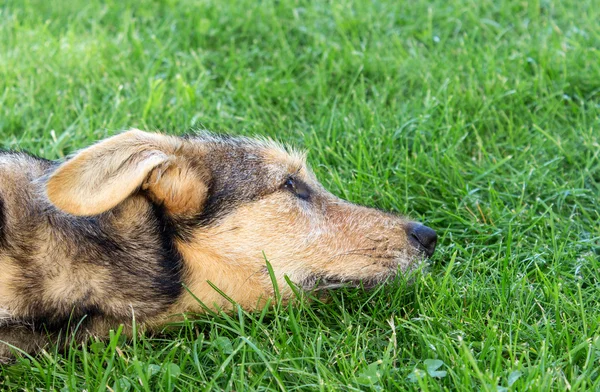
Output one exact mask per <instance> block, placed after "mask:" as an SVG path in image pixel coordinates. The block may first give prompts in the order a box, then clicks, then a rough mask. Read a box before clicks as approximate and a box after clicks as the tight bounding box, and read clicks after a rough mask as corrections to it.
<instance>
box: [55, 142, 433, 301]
mask: <svg viewBox="0 0 600 392" xmlns="http://www.w3.org/2000/svg"><path fill="white" fill-rule="evenodd" d="M46 190H47V196H48V198H49V200H50V201H51V202H52V203H53V204H54V205H55V206H56V207H57V208H58V209H60V210H63V211H65V212H67V213H69V214H73V215H79V216H91V215H98V214H103V213H106V212H108V211H110V210H112V209H114V208H115V207H117V206H119V205H121V206H122V205H123V204H124V202H125V201H127V200H129V201H130V203H131V200H138V201H140V200H141V201H140V202H142V203H147V202H149V203H152V204H154V205H158V206H162V209H161V210H162V211H164V212H165V213H166V214H167V215H168V216H169V218H170V219H169V221H170V222H172V225H173V226H174V227H173V232H174V233H175V236H176V244H177V248H178V251H179V252H180V253H181V255H182V256H183V260H184V264H185V273H186V278H185V280H186V282H185V283H186V284H187V285H188V287H189V288H190V290H191V291H192V292H194V294H196V296H197V297H198V298H199V299H200V300H203V301H208V302H217V303H219V302H221V301H217V300H216V299H215V298H216V297H214V296H213V295H212V294H209V291H210V292H214V289H213V288H211V287H210V286H208V284H207V281H211V282H212V283H213V284H214V285H215V286H217V287H218V288H220V289H221V290H222V291H223V292H224V293H225V294H227V295H228V296H230V297H232V298H233V299H234V300H236V301H238V302H240V303H242V304H243V305H245V306H246V307H249V308H251V307H254V306H256V305H257V301H258V300H259V299H260V298H263V299H264V298H266V297H269V296H272V294H273V289H272V282H271V281H270V276H269V273H268V270H267V268H265V267H266V263H265V258H266V259H267V260H268V261H269V262H270V264H271V265H272V267H273V271H274V273H275V276H276V278H277V280H278V282H279V286H280V287H282V292H283V294H284V295H289V294H290V293H291V291H290V290H286V289H284V288H285V287H287V285H286V283H285V279H284V276H288V277H289V279H290V280H291V281H292V282H294V283H296V284H297V285H299V286H301V287H303V288H306V289H311V288H313V287H314V286H315V285H317V286H320V287H337V286H339V285H346V284H350V285H358V284H363V285H365V286H371V285H374V284H376V283H379V282H382V281H384V280H386V279H388V278H390V277H392V276H395V275H396V274H397V273H398V271H406V270H408V269H410V268H411V267H413V266H414V265H416V264H417V263H418V262H419V261H420V260H422V259H423V258H425V257H428V256H430V255H431V254H432V253H433V251H434V249H435V245H436V239H437V238H436V234H435V232H434V231H433V230H431V229H430V228H428V227H426V226H423V225H420V224H418V223H415V222H412V221H410V220H407V219H405V218H402V217H399V216H396V215H392V214H389V213H385V212H382V211H379V210H375V209H372V208H366V207H361V206H357V205H354V204H351V203H348V202H346V201H344V200H341V199H339V198H338V197H336V196H334V195H332V194H331V193H329V192H328V191H327V190H325V189H324V188H323V186H322V185H321V184H320V183H319V182H318V181H317V179H316V178H315V176H314V175H313V174H312V172H311V171H310V169H309V168H308V167H307V165H306V163H305V159H304V157H303V155H302V154H299V153H296V152H294V151H286V149H284V148H282V147H280V146H279V145H277V144H275V143H273V142H270V141H265V140H254V139H247V138H230V137H222V136H212V135H199V136H190V137H184V138H181V137H174V136H164V135H160V134H154V133H146V132H142V131H138V130H132V131H128V132H125V133H122V134H120V135H117V136H114V137H112V138H109V139H106V140H104V141H102V142H100V143H98V144H96V145H93V146H91V147H89V148H87V149H84V150H82V151H80V152H79V153H78V154H77V155H75V156H74V157H73V158H71V159H69V160H67V161H66V162H65V163H64V164H62V165H60V166H59V167H58V168H57V169H56V170H55V171H54V172H53V173H52V174H51V176H50V178H49V180H48V181H47V188H46ZM144 200H145V201H144ZM129 219H131V218H129ZM133 219H135V217H133ZM360 282H362V283H360Z"/></svg>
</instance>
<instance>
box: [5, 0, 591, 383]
mask: <svg viewBox="0 0 600 392" xmlns="http://www.w3.org/2000/svg"><path fill="white" fill-rule="evenodd" d="M598 21H600V7H598V6H597V5H596V4H595V3H594V2H593V1H591V0H584V1H574V0H573V1H571V0H568V1H563V2H552V1H531V2H524V1H516V0H515V1H500V2H496V1H467V0H461V1H459V0H450V1H442V0H434V1H413V2H399V1H395V0H390V1H373V2H372V1H358V0H355V1H336V2H326V1H315V2H309V1H279V2H272V1H264V2H256V1H236V2H234V1H202V2H197V1H191V0H190V1H187V0H182V1H175V0H166V1H149V0H144V1H110V0H109V1H104V2H98V1H78V0H73V1H66V0H64V1H39V0H35V1H30V0H25V1H16V0H8V2H4V3H2V4H0V37H1V39H0V135H1V136H2V139H1V141H2V146H3V147H4V148H11V149H26V150H29V151H31V152H33V153H36V154H40V155H42V156H44V157H46V158H52V159H54V158H62V157H64V156H65V155H67V154H68V153H70V152H72V151H74V150H76V149H77V148H80V147H83V146H85V145H88V144H89V143H91V142H93V141H96V140H98V139H101V138H103V137H105V136H107V135H109V134H112V133H114V132H117V131H120V130H123V129H126V128H129V127H138V128H142V129H148V130H155V129H160V130H163V131H166V132H170V133H183V132H185V131H189V130H193V129H210V130H213V131H219V132H221V131H227V132H230V133H234V134H245V135H267V136H271V137H274V138H276V139H279V140H282V141H285V142H290V143H293V144H295V145H296V146H298V147H300V148H304V149H306V150H308V151H309V160H310V162H311V165H312V166H313V168H314V170H315V172H316V173H317V175H318V177H319V178H320V179H321V180H322V182H323V183H324V184H325V185H326V187H327V188H328V189H330V190H331V191H332V192H334V193H336V194H337V195H340V196H341V197H344V198H346V199H349V200H351V201H353V202H357V203H362V204H367V205H370V206H376V207H379V208H383V209H388V210H393V211H395V212H399V213H403V214H407V215H409V216H412V217H414V218H415V219H418V220H421V221H423V222H424V223H426V224H427V225H429V226H431V227H433V228H435V229H436V230H437V231H438V233H439V235H440V242H439V248H438V252H437V253H436V255H435V256H434V258H433V260H432V261H431V265H430V266H429V267H428V268H427V269H426V271H425V272H424V273H417V274H415V275H414V276H412V277H411V279H410V280H409V281H410V283H408V282H407V281H406V280H403V279H400V280H399V281H398V282H396V283H394V284H392V285H390V286H386V287H382V288H380V289H378V290H376V291H375V292H364V291H361V290H357V291H352V290H347V291H344V292H336V293H333V295H332V298H331V299H330V301H328V302H324V303H322V302H320V301H312V302H301V303H299V304H296V305H295V306H283V305H282V306H279V307H275V309H272V310H269V311H265V312H263V313H258V314H247V313H244V312H241V311H240V312H238V313H236V314H231V315H226V314H221V315H209V316H204V317H201V318H200V319H199V320H196V321H193V322H188V323H186V324H185V325H184V326H181V327H176V328H174V329H172V330H170V331H168V332H166V333H165V334H162V335H157V336H143V337H140V338H138V339H136V340H135V341H127V340H126V339H125V338H123V337H122V336H120V334H119V333H118V331H117V332H115V334H114V336H113V337H112V338H111V339H110V340H108V341H104V342H100V341H98V342H90V344H88V345H86V346H83V347H79V348H73V349H71V350H69V351H68V352H67V353H66V354H59V353H57V352H52V351H50V352H48V353H46V354H41V355H39V356H37V357H34V358H30V359H20V360H19V361H18V362H17V363H16V364H14V365H11V366H5V367H3V368H1V369H0V374H1V376H0V377H1V379H0V383H2V388H3V389H5V390H10V389H13V390H35V389H40V390H41V389H46V390H61V389H64V390H68V389H72V390H82V389H86V390H88V391H92V390H107V391H108V390H111V389H112V390H115V391H117V390H119V391H124V390H138V389H141V390H169V391H171V390H192V389H203V388H204V389H207V390H210V389H214V390H237V391H240V390H282V389H285V390H336V391H337V390H361V391H362V390H403V389H420V390H457V389H459V390H489V391H496V390H506V389H508V390H517V391H522V390H527V389H530V390H557V391H563V390H566V389H568V388H570V389H571V390H597V389H599V388H600V379H599V376H600V374H599V371H600V370H599V369H600V337H599V333H600V306H599V305H598V303H599V302H600V284H599V280H600V260H599V259H600V257H599V255H600V223H599V222H600V217H599V213H598V211H599V209H600V202H599V200H600V158H599V156H600V120H599V115H600V24H599V23H598ZM267 256H268V255H267Z"/></svg>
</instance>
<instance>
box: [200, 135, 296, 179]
mask: <svg viewBox="0 0 600 392" xmlns="http://www.w3.org/2000/svg"><path fill="white" fill-rule="evenodd" d="M198 141H199V142H200V143H202V144H203V146H204V147H205V148H204V151H205V153H206V157H207V159H208V161H209V162H208V163H209V165H210V166H211V167H212V168H213V169H217V170H219V169H220V170H226V171H229V170H232V171H236V172H243V173H247V174H249V173H251V172H254V173H256V174H258V173H259V172H260V173H261V174H262V175H273V176H276V175H277V174H286V173H296V172H299V171H301V170H302V169H303V168H305V166H306V154H305V153H303V152H300V151H298V150H296V149H294V148H292V147H289V146H284V145H282V144H280V143H277V142H275V141H273V140H271V139H267V138H248V137H231V136H220V135H219V136H215V135H203V136H201V137H200V138H199V140H198ZM227 169H229V170H227Z"/></svg>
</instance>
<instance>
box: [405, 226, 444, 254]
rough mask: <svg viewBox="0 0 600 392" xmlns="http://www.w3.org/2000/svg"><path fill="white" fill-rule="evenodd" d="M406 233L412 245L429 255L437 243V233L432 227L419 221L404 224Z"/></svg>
mask: <svg viewBox="0 0 600 392" xmlns="http://www.w3.org/2000/svg"><path fill="white" fill-rule="evenodd" d="M406 234H407V235H408V240H409V241H410V242H411V243H412V244H413V246H415V247H416V248H417V249H419V250H421V251H423V252H425V254H426V255H427V257H431V255H432V254H433V252H434V251H435V245H436V244H437V234H436V233H435V231H434V230H433V229H430V228H429V227H427V226H425V225H422V224H419V223H410V224H409V225H408V226H406Z"/></svg>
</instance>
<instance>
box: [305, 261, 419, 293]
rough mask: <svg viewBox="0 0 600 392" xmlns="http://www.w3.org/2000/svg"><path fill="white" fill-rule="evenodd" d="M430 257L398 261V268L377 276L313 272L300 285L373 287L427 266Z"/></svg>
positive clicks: (311, 287) (314, 288)
mask: <svg viewBox="0 0 600 392" xmlns="http://www.w3.org/2000/svg"><path fill="white" fill-rule="evenodd" d="M428 260H429V258H428V257H427V256H426V255H425V254H420V253H419V254H417V255H415V256H413V258H412V260H411V261H410V263H407V264H408V265H406V264H404V263H398V266H397V267H396V268H391V269H390V270H388V271H383V272H381V273H379V274H377V275H375V276H365V277H348V276H341V275H323V274H311V275H309V276H307V277H306V278H304V279H303V280H302V281H301V282H299V284H298V286H299V287H301V288H302V289H304V290H306V291H326V290H335V289H340V288H362V289H367V290H369V289H373V288H375V287H377V286H380V285H383V284H386V283H388V282H391V281H393V280H394V279H396V278H397V277H398V276H400V275H406V274H410V272H411V271H415V270H420V269H423V268H424V267H426V266H427V264H428ZM403 264H404V266H403Z"/></svg>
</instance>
